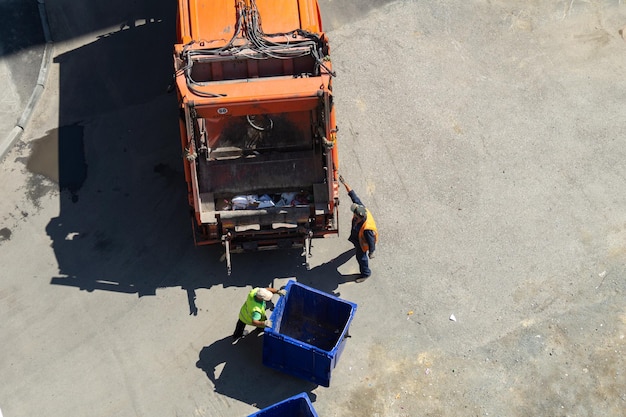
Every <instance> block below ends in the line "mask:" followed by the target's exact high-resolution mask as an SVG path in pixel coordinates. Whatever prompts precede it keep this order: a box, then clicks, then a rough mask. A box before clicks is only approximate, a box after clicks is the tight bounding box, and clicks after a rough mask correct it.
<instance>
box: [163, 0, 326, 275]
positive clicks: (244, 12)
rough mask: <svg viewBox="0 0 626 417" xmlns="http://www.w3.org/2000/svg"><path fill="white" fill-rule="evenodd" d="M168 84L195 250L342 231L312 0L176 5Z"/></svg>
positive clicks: (282, 242)
mask: <svg viewBox="0 0 626 417" xmlns="http://www.w3.org/2000/svg"><path fill="white" fill-rule="evenodd" d="M177 38H178V40H177V43H176V45H175V46H174V67H175V74H174V76H175V86H176V91H177V95H178V101H179V110H180V114H179V118H180V136H181V144H182V151H183V157H184V158H183V163H184V170H185V179H186V182H187V189H188V200H189V206H190V208H191V212H192V218H193V221H192V228H193V232H194V241H195V243H196V245H212V244H223V245H224V248H225V258H226V263H227V269H228V273H229V274H230V273H231V253H235V252H242V251H252V250H266V249H277V248H303V256H304V258H305V263H306V264H307V267H308V261H307V258H308V257H309V256H310V255H311V240H312V239H315V238H321V237H327V236H332V235H337V234H338V219H337V206H338V204H339V186H338V182H337V180H338V173H337V170H338V154H337V126H336V122H335V109H334V106H333V91H332V78H333V76H334V73H333V71H332V65H331V61H330V51H329V45H328V39H327V36H326V34H325V33H324V32H323V30H322V20H321V15H320V10H319V5H318V4H317V1H316V0H179V1H178V19H177Z"/></svg>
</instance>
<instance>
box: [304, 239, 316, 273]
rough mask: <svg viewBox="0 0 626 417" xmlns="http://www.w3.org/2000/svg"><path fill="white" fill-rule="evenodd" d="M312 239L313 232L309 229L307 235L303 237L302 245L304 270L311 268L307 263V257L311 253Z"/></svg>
mask: <svg viewBox="0 0 626 417" xmlns="http://www.w3.org/2000/svg"><path fill="white" fill-rule="evenodd" d="M312 240H313V232H312V231H311V230H309V232H308V233H307V235H306V236H305V238H304V245H303V246H302V256H303V257H304V265H305V266H306V270H307V271H310V270H311V264H310V263H309V258H310V257H311V256H312V255H311V241H312Z"/></svg>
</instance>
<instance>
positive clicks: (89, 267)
mask: <svg viewBox="0 0 626 417" xmlns="http://www.w3.org/2000/svg"><path fill="white" fill-rule="evenodd" d="M151 4H152V3H148V2H145V4H144V3H142V5H139V6H136V7H135V15H134V16H123V18H122V16H120V19H121V20H120V22H121V24H120V25H119V30H116V31H114V32H111V33H107V34H105V35H103V36H100V37H99V38H98V40H96V41H95V42H92V43H89V44H86V45H84V46H81V47H79V48H76V49H74V50H71V51H69V52H66V53H63V54H60V55H58V56H56V57H55V58H54V62H55V63H56V64H57V65H58V66H59V73H60V75H59V77H60V82H59V101H60V102H59V127H58V128H57V129H53V130H51V131H49V132H47V134H46V135H44V136H43V137H42V138H40V139H38V140H35V141H34V142H33V148H32V151H31V155H30V158H29V161H28V163H27V167H28V169H29V170H30V171H31V172H32V173H33V174H34V177H33V181H32V184H31V185H30V187H31V188H30V196H31V198H32V199H33V200H35V201H37V200H38V199H41V198H43V197H44V196H45V195H47V193H49V191H50V189H49V187H46V186H43V185H42V184H44V182H42V181H40V180H39V176H44V177H47V178H48V179H50V180H52V181H53V182H56V183H57V184H58V189H59V191H60V192H59V215H58V216H57V217H55V218H52V219H51V220H50V222H49V223H48V225H47V227H46V232H47V234H48V236H49V237H50V239H51V241H52V248H53V250H54V253H55V256H56V259H57V263H58V267H59V273H58V276H55V277H52V278H51V284H53V285H64V286H70V287H75V288H79V289H81V290H85V291H96V290H97V291H114V292H119V293H126V294H137V295H138V296H139V297H141V296H145V295H154V294H155V293H156V290H157V289H158V288H165V287H180V288H181V289H183V290H184V291H186V292H187V295H188V301H189V312H190V314H192V315H193V314H197V307H196V306H195V291H196V290H198V289H201V288H212V287H213V286H215V285H220V286H238V287H247V286H249V285H252V286H265V285H267V284H268V282H269V281H271V280H272V279H273V278H274V277H277V276H295V277H298V279H299V280H301V281H304V282H306V283H308V284H311V285H312V286H315V287H316V288H318V289H320V290H322V291H326V292H329V293H332V292H333V291H335V290H336V288H337V286H338V284H339V283H341V282H343V280H344V278H343V277H342V276H341V274H339V273H338V272H337V270H336V267H335V266H334V265H335V264H339V263H340V262H342V261H343V258H344V256H347V255H346V254H344V255H340V256H339V257H338V258H335V259H334V260H332V261H329V262H328V263H327V264H324V265H322V266H319V267H317V268H314V269H313V270H311V271H307V270H306V268H305V267H304V266H303V264H302V257H301V256H300V250H279V251H270V252H258V253H246V254H239V255H235V259H234V260H233V274H232V275H231V276H228V275H227V274H226V267H225V264H224V263H223V262H220V261H219V259H220V256H221V254H222V250H223V249H222V247H221V246H217V247H198V248H196V247H194V244H193V236H192V232H191V227H190V226H191V222H190V218H189V215H188V207H187V195H186V184H185V180H184V174H183V169H182V161H181V158H182V152H181V148H180V139H179V135H180V132H179V128H178V108H177V100H176V96H175V94H168V93H167V87H168V85H169V83H170V82H171V81H172V71H173V64H172V46H173V44H174V41H175V39H174V36H175V13H176V9H175V5H171V6H170V7H167V8H165V7H163V6H162V5H161V6H152V5H151ZM152 7H154V9H151V8H152ZM345 260H347V258H346V259H345Z"/></svg>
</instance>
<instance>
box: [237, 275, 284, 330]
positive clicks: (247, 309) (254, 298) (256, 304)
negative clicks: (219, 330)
mask: <svg viewBox="0 0 626 417" xmlns="http://www.w3.org/2000/svg"><path fill="white" fill-rule="evenodd" d="M274 294H278V295H280V296H283V295H285V294H287V292H286V291H285V290H277V289H275V288H269V287H268V288H254V289H253V290H252V291H250V292H249V293H248V298H246V302H245V303H244V304H243V305H242V306H241V309H240V310H239V320H238V321H237V326H236V327H235V333H233V342H236V341H237V340H239V339H240V338H241V337H242V336H243V333H244V329H245V327H246V325H248V326H255V327H257V328H259V329H264V328H265V327H268V326H271V322H270V321H269V320H268V319H267V315H266V313H265V302H266V301H270V300H271V299H272V296H273V295H274Z"/></svg>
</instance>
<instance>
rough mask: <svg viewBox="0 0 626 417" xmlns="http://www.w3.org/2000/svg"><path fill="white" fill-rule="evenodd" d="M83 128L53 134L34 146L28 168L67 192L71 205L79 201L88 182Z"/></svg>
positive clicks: (63, 129) (76, 125)
mask: <svg viewBox="0 0 626 417" xmlns="http://www.w3.org/2000/svg"><path fill="white" fill-rule="evenodd" d="M83 136H84V127H83V126H81V125H79V124H73V125H68V126H62V127H60V128H58V129H54V130H51V131H50V132H48V134H47V135H46V136H44V137H42V138H41V139H38V140H36V141H35V142H34V144H33V150H32V152H31V155H30V157H29V159H28V162H27V164H26V168H27V169H28V170H29V171H30V172H32V173H34V174H40V175H43V176H45V177H46V178H48V179H50V180H51V181H54V182H56V183H58V184H59V189H60V190H61V191H63V190H68V191H69V192H70V193H71V195H72V202H77V201H78V191H79V190H80V188H81V187H82V186H83V183H84V182H85V179H87V162H86V158H85V144H84V140H83Z"/></svg>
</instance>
